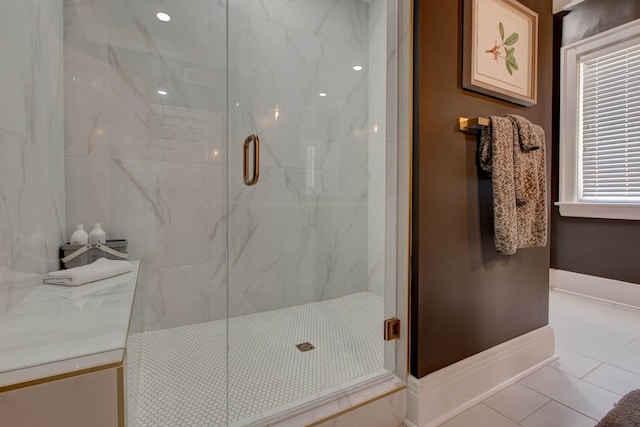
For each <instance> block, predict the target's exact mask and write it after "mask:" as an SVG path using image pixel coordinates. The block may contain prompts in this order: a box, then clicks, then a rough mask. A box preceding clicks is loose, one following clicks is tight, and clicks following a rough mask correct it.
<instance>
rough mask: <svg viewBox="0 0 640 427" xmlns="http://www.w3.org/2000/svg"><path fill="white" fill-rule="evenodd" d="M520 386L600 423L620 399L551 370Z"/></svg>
mask: <svg viewBox="0 0 640 427" xmlns="http://www.w3.org/2000/svg"><path fill="white" fill-rule="evenodd" d="M520 383H522V384H524V385H525V386H527V387H530V388H532V389H533V390H535V391H537V392H539V393H542V394H544V395H545V396H548V397H550V398H551V399H553V400H556V401H557V402H559V403H562V404H563V405H566V406H568V407H570V408H572V409H574V410H576V411H578V412H581V413H583V414H585V415H587V416H589V417H591V418H593V419H598V420H599V419H601V418H602V417H603V416H605V414H606V413H607V412H608V411H609V410H610V409H611V408H613V405H614V403H616V402H617V401H618V400H619V399H620V396H619V395H618V394H615V393H612V392H610V391H608V390H605V389H603V388H600V387H598V386H596V385H594V384H591V383H588V382H586V381H584V380H581V379H578V378H575V377H573V376H571V375H569V374H567V373H565V372H562V371H559V370H557V369H554V368H551V367H548V366H547V367H545V368H542V369H541V370H539V371H538V372H535V373H533V374H531V375H530V376H528V377H526V378H525V379H523V380H522V381H520Z"/></svg>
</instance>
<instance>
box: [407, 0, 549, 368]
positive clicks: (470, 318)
mask: <svg viewBox="0 0 640 427" xmlns="http://www.w3.org/2000/svg"><path fill="white" fill-rule="evenodd" d="M521 2H522V3H523V4H525V5H526V6H528V7H529V8H531V9H533V10H534V11H536V12H537V13H538V15H539V35H540V37H539V78H538V87H539V89H538V104H537V105H536V106H534V107H530V108H525V107H520V106H516V105H514V104H510V103H507V102H503V101H500V100H497V99H493V98H490V97H487V96H484V95H478V94H474V93H472V92H469V91H466V90H463V89H462V88H461V83H460V82H461V66H462V64H461V61H462V59H461V56H462V55H461V47H462V1H453V0H430V1H419V0H416V4H415V6H416V10H415V20H416V21H415V28H416V31H415V43H414V46H415V57H414V64H415V69H414V79H415V84H414V88H415V94H414V95H415V96H414V126H415V128H414V183H413V197H414V199H413V238H412V284H411V327H410V330H411V340H410V342H411V343H410V349H411V350H410V352H411V357H410V360H411V374H412V375H414V376H416V377H418V378H419V377H423V376H425V375H427V374H429V373H431V372H433V371H435V370H438V369H441V368H443V367H445V366H448V365H450V364H452V363H455V362H457V361H459V360H462V359H464V358H466V357H468V356H471V355H473V354H476V353H478V352H481V351H483V350H486V349H488V348H490V347H493V346H495V345H497V344H500V343H502V342H505V341H508V340H510V339H512V338H515V337H517V336H519V335H522V334H524V333H526V332H529V331H532V330H534V329H536V328H539V327H542V326H544V325H546V324H547V321H548V298H549V297H548V286H549V279H548V277H549V248H548V246H547V248H535V249H522V250H518V252H517V253H516V254H515V255H513V256H499V255H497V254H496V253H495V250H494V243H493V208H492V203H493V198H492V193H491V191H492V190H491V181H490V179H487V178H484V177H481V176H480V175H479V173H478V168H477V166H476V151H477V142H476V138H475V137H474V136H470V135H465V134H462V133H460V132H458V131H456V122H457V118H458V116H466V117H476V116H485V117H486V116H490V115H502V114H507V113H515V114H520V115H522V116H525V117H527V118H528V119H529V120H531V121H532V122H534V123H538V124H540V125H542V126H543V128H544V129H545V132H546V134H547V135H550V134H551V86H552V67H551V65H552V64H551V61H552V8H551V0H521ZM547 146H548V147H549V149H548V150H547V153H548V157H549V158H550V156H551V149H550V148H551V145H550V141H547Z"/></svg>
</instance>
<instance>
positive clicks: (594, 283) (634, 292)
mask: <svg viewBox="0 0 640 427" xmlns="http://www.w3.org/2000/svg"><path fill="white" fill-rule="evenodd" d="M549 287H550V288H551V289H555V290H560V291H565V292H571V293H574V294H579V295H584V296H588V297H591V298H597V299H600V300H604V301H608V302H614V303H616V304H621V305H626V306H630V307H634V308H640V285H637V284H634V283H629V282H622V281H620V280H613V279H605V278H604V277H597V276H589V275H588V274H581V273H574V272H572V271H565V270H557V269H555V268H551V269H549Z"/></svg>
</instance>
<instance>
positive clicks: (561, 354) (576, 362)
mask: <svg viewBox="0 0 640 427" xmlns="http://www.w3.org/2000/svg"><path fill="white" fill-rule="evenodd" d="M556 355H557V356H558V360H556V361H555V362H553V363H552V364H551V367H553V368H556V369H560V370H561V371H563V372H566V373H567V374H571V375H573V376H574V377H577V378H582V377H584V376H585V375H587V374H588V373H589V372H591V371H593V370H594V369H595V368H596V367H597V366H598V365H600V364H601V363H602V362H600V361H598V360H594V359H591V358H589V357H585V356H583V355H581V354H578V353H574V352H573V351H569V350H565V349H563V348H559V347H556Z"/></svg>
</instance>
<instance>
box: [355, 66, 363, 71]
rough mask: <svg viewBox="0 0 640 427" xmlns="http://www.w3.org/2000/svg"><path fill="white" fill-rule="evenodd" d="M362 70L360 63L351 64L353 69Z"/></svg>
mask: <svg viewBox="0 0 640 427" xmlns="http://www.w3.org/2000/svg"><path fill="white" fill-rule="evenodd" d="M360 70H362V65H354V66H353V71H360Z"/></svg>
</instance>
